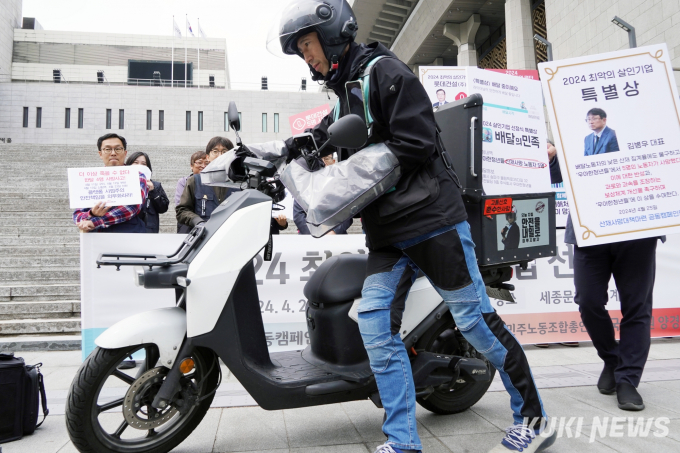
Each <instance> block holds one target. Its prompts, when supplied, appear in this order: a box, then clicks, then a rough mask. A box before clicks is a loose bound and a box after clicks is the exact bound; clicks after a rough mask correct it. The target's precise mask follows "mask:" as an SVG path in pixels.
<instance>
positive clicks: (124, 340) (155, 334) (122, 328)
mask: <svg viewBox="0 0 680 453" xmlns="http://www.w3.org/2000/svg"><path fill="white" fill-rule="evenodd" d="M186 333H187V315H186V312H185V311H184V310H183V309H181V308H178V307H171V308H159V309H157V310H150V311H146V312H144V313H139V314H136V315H134V316H130V317H129V318H125V319H123V320H122V321H119V322H117V323H116V324H114V325H113V326H111V327H109V328H108V329H106V331H104V333H102V334H101V335H99V336H98V337H97V339H96V340H95V341H94V342H95V344H96V345H97V346H99V347H100V348H106V349H118V348H123V347H126V346H134V345H139V344H149V343H152V344H155V345H156V346H158V353H159V354H160V364H162V365H163V366H166V367H168V368H170V367H171V366H172V364H173V363H174V361H175V359H176V358H177V354H178V352H179V349H180V347H181V346H182V341H183V340H184V337H185V336H186Z"/></svg>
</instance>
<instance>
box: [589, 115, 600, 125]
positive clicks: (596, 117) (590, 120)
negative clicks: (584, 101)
mask: <svg viewBox="0 0 680 453" xmlns="http://www.w3.org/2000/svg"><path fill="white" fill-rule="evenodd" d="M601 119H602V118H600V117H599V116H589V117H588V118H586V123H594V122H595V121H597V120H601Z"/></svg>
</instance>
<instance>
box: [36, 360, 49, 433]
mask: <svg viewBox="0 0 680 453" xmlns="http://www.w3.org/2000/svg"><path fill="white" fill-rule="evenodd" d="M33 366H34V367H35V369H36V370H37V371H38V390H40V404H41V405H42V410H43V419H42V421H41V422H40V423H38V424H37V425H35V427H36V428H38V427H40V425H42V424H43V423H44V422H45V419H46V418H47V415H48V414H49V413H50V410H49V409H48V408H47V394H46V393H45V380H44V379H43V375H42V373H41V372H40V367H41V366H42V363H38V364H37V365H33Z"/></svg>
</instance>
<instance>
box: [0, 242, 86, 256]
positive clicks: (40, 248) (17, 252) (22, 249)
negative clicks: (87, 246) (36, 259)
mask: <svg viewBox="0 0 680 453" xmlns="http://www.w3.org/2000/svg"><path fill="white" fill-rule="evenodd" d="M9 256H13V257H15V256H18V257H22V258H29V257H32V256H80V245H79V244H50V245H49V246H47V247H46V246H44V245H26V246H8V245H2V246H0V258H2V257H9Z"/></svg>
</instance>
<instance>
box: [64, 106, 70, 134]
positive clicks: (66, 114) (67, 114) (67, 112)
mask: <svg viewBox="0 0 680 453" xmlns="http://www.w3.org/2000/svg"><path fill="white" fill-rule="evenodd" d="M64 128H65V129H70V128H71V109H69V108H67V109H65V110H64Z"/></svg>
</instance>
